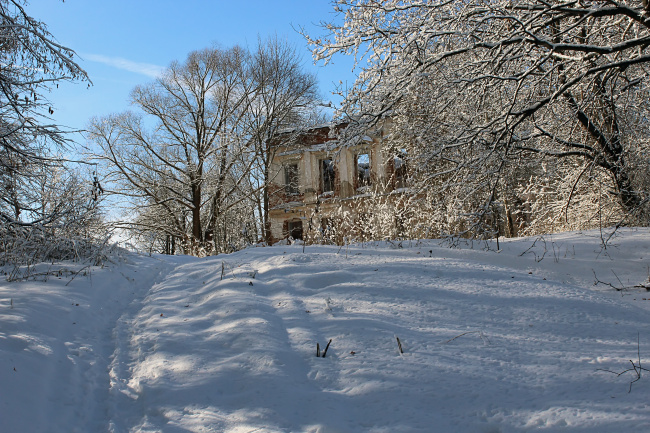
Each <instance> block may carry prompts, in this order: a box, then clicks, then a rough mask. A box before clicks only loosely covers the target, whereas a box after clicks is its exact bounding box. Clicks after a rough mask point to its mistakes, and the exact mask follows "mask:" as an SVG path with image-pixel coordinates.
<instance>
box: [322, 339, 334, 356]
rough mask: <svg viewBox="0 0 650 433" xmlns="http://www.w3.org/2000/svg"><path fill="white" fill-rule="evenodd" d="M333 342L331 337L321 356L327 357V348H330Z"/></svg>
mask: <svg viewBox="0 0 650 433" xmlns="http://www.w3.org/2000/svg"><path fill="white" fill-rule="evenodd" d="M331 343H332V339H331V338H330V341H328V342H327V346H325V350H323V356H321V358H325V355H327V349H329V348H330V344H331Z"/></svg>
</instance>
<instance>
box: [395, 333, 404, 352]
mask: <svg viewBox="0 0 650 433" xmlns="http://www.w3.org/2000/svg"><path fill="white" fill-rule="evenodd" d="M395 339H396V340H397V347H398V348H399V353H402V354H403V353H404V350H403V349H402V342H401V341H399V337H398V336H395Z"/></svg>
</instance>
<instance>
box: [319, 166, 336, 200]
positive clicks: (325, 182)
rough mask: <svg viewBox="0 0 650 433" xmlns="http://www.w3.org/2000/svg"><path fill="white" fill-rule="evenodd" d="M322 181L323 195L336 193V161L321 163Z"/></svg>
mask: <svg viewBox="0 0 650 433" xmlns="http://www.w3.org/2000/svg"><path fill="white" fill-rule="evenodd" d="M320 179H321V188H322V191H323V193H327V192H332V191H334V179H335V173H334V161H332V160H331V159H322V160H321V161H320Z"/></svg>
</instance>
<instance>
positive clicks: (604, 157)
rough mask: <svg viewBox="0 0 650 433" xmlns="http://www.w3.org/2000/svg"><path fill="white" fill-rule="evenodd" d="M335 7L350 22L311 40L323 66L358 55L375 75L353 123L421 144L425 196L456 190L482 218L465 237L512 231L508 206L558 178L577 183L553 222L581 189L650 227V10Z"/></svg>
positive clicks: (347, 106) (415, 4)
mask: <svg viewBox="0 0 650 433" xmlns="http://www.w3.org/2000/svg"><path fill="white" fill-rule="evenodd" d="M334 8H335V10H336V11H337V12H338V14H339V16H340V17H342V19H343V23H336V22H335V23H326V24H325V26H326V28H327V29H328V31H329V35H327V36H326V37H324V38H320V39H317V38H309V40H310V42H311V43H312V44H313V45H314V56H315V58H316V59H317V60H324V61H328V60H329V59H331V58H332V56H335V55H337V54H341V53H343V54H351V55H355V56H356V58H357V60H358V62H359V64H360V66H361V73H360V74H359V79H358V81H357V83H356V85H355V87H354V88H353V89H352V90H350V91H348V92H347V99H346V101H345V103H344V105H343V107H342V109H341V112H343V113H348V114H351V115H352V116H350V117H351V121H352V122H351V123H352V124H353V125H354V124H356V125H362V126H367V125H373V124H376V123H377V122H379V121H380V120H381V119H382V118H386V117H390V118H391V119H393V122H394V123H393V126H394V128H395V129H394V132H395V134H394V135H395V136H396V137H397V136H399V137H401V138H402V141H401V142H400V141H397V142H395V146H406V145H407V144H409V145H411V146H414V149H413V150H412V151H413V153H414V154H417V156H418V157H419V163H418V164H420V165H424V164H426V165H427V166H428V170H427V171H426V173H425V178H426V180H427V182H426V183H425V184H428V185H429V187H431V186H436V185H439V186H442V187H444V188H452V187H453V188H454V189H453V194H447V195H446V196H445V197H442V198H444V200H443V201H445V203H446V204H449V199H453V200H455V201H456V202H457V205H458V206H457V207H458V209H459V210H460V213H462V214H463V215H472V216H473V219H472V221H473V222H474V223H476V225H474V223H472V225H471V227H470V226H468V225H467V224H461V225H460V226H459V229H460V230H461V231H462V230H470V229H472V230H475V233H476V230H478V232H481V230H483V229H485V228H486V227H487V228H489V227H494V226H496V225H498V222H495V218H496V217H495V208H501V209H502V211H503V210H504V209H505V208H507V207H508V206H507V204H506V201H507V200H506V199H505V197H506V196H507V194H508V193H509V192H510V191H512V190H513V189H518V190H521V191H524V190H526V189H527V188H529V189H530V187H531V185H534V184H538V185H539V184H541V183H543V182H542V181H541V180H540V178H541V177H543V176H545V175H546V171H545V170H544V167H545V166H548V167H552V168H553V170H555V173H554V174H553V176H556V177H558V179H559V178H562V180H563V181H564V185H565V186H562V188H561V189H562V190H563V191H565V193H564V199H565V205H564V206H557V205H556V206H555V211H556V212H555V215H554V216H553V218H557V217H558V214H559V213H561V212H562V211H565V210H566V209H567V208H568V206H569V204H570V203H571V201H572V200H575V199H576V196H577V194H578V192H579V191H580V190H587V191H588V190H590V191H591V193H593V192H594V191H598V190H601V189H602V191H603V194H604V195H606V196H607V200H608V203H609V202H611V201H614V202H615V203H616V204H617V206H618V208H619V209H620V210H621V212H622V213H626V214H628V215H636V216H637V217H638V218H637V220H636V222H637V223H647V219H646V218H645V217H643V215H642V213H641V212H640V211H641V210H643V209H644V208H646V207H647V206H646V205H647V200H648V198H647V197H648V173H647V171H648V170H647V166H648V157H647V155H648V152H647V150H648V144H649V138H650V136H649V134H648V131H649V129H648V121H647V119H648V116H647V115H648V104H647V96H648V80H647V79H648V65H649V61H650V54H649V53H648V52H647V50H648V46H649V43H650V20H649V18H648V17H649V9H648V8H647V7H646V6H645V5H644V4H642V2H640V1H624V2H612V1H566V2H561V1H554V2H550V3H549V2H543V1H538V0H517V1H510V0H503V1H501V0H498V1H496V2H489V3H486V2H482V1H469V2H467V1H420V0H407V1H401V0H399V1H398V0H387V1H382V2H377V1H372V0H350V1H348V0H342V1H337V2H336V3H335V5H334ZM414 156H415V155H414ZM545 161H546V162H545ZM553 161H555V162H553ZM434 178H436V179H437V180H434ZM568 179H570V180H568ZM567 180H568V182H567ZM584 183H587V185H589V187H588V188H581V185H582V184H584ZM557 185H558V184H554V188H555V189H557V190H558V191H559V190H560V189H558V188H559V187H558V186H557ZM430 189H431V188H430ZM539 192H540V191H539V190H538V193H539ZM529 193H530V191H529ZM438 197H441V196H440V195H439V194H438ZM529 198H530V194H529ZM519 199H520V200H521V199H525V197H523V196H521V195H520V196H519ZM510 201H511V204H512V202H514V201H515V200H514V199H512V197H511V200H510ZM461 226H462V227H461ZM479 226H481V227H479ZM488 231H490V230H488Z"/></svg>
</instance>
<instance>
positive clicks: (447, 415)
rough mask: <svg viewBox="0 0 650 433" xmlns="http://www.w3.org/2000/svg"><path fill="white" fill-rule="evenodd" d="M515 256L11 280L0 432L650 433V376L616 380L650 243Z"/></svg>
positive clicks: (241, 263)
mask: <svg viewBox="0 0 650 433" xmlns="http://www.w3.org/2000/svg"><path fill="white" fill-rule="evenodd" d="M396 246H401V248H395V247H396ZM486 246H488V247H489V248H490V249H491V250H486V249H485V247H486ZM500 248H501V250H500V251H499V252H495V251H494V249H496V244H495V243H490V244H489V245H485V244H484V243H475V244H474V245H473V248H472V247H471V246H470V245H464V246H462V247H461V248H455V249H449V248H445V247H442V246H440V245H439V243H438V242H436V241H424V242H416V241H412V242H408V241H407V242H402V243H401V245H398V244H395V243H392V244H391V243H381V244H379V243H377V244H364V245H356V246H349V247H343V248H339V247H333V246H307V247H306V248H305V251H304V252H303V248H302V247H301V246H280V247H271V248H251V249H247V250H244V251H240V252H238V253H235V254H231V255H224V256H218V257H209V258H204V259H195V258H191V257H163V256H156V257H154V258H146V257H137V256H134V255H130V256H127V258H126V260H125V261H123V262H120V263H119V264H117V265H111V266H107V267H105V268H102V269H99V268H92V269H90V273H89V276H87V277H82V276H78V277H76V278H75V279H74V280H72V281H71V282H69V278H68V279H66V278H65V277H62V278H61V279H58V278H56V277H55V278H50V279H49V280H48V281H47V282H35V281H28V282H21V283H5V282H2V283H0V432H5V431H6V432H31V431H34V432H36V431H51V432H89V431H111V432H158V431H164V432H179V433H180V432H254V431H260V432H261V431H264V432H361V431H369V432H429V431H436V432H461V431H462V432H486V433H487V432H492V433H494V432H504V433H505V432H527V431H544V432H554V431H562V432H564V431H570V432H611V431H650V407H649V405H650V403H648V402H650V398H649V397H650V382H649V380H648V379H647V378H645V377H644V376H642V377H641V379H640V380H639V381H637V382H635V383H634V384H633V385H632V387H631V392H628V391H630V382H631V381H632V380H634V379H635V378H636V376H635V375H634V374H633V373H632V372H628V373H625V374H623V375H621V376H617V375H615V374H612V373H608V372H606V371H603V370H611V371H615V372H621V371H623V370H626V369H628V368H630V367H631V363H630V360H632V361H633V362H634V363H635V364H638V356H639V355H638V353H639V354H640V358H641V365H642V366H644V365H645V364H644V362H645V361H646V360H648V358H650V337H649V335H650V332H649V331H650V320H649V316H648V314H649V313H648V309H650V293H647V292H646V290H645V289H642V288H633V286H635V285H642V284H646V283H647V282H648V273H649V270H648V266H650V250H649V249H650V230H647V229H626V230H622V231H620V232H619V235H618V236H617V237H615V238H613V239H611V240H610V242H609V244H608V246H607V248H606V249H603V248H602V247H601V239H600V233H599V232H588V233H583V234H579V233H567V234H559V235H548V236H544V237H543V238H538V239H514V240H507V241H502V242H500ZM596 281H599V282H600V283H599V284H598V285H594V283H595V282H596ZM68 282H69V284H68V285H66V283H68ZM612 286H614V287H618V288H621V287H628V288H626V289H624V290H621V291H617V290H615V289H614V288H613V287H612ZM12 304H13V307H12ZM77 304H79V305H77ZM398 338H399V340H400V342H401V344H402V348H403V352H404V353H400V351H399V349H398V343H397V339H398ZM637 338H639V344H638V345H637ZM330 339H331V340H332V342H331V345H330V347H329V349H328V351H327V356H326V357H324V358H323V357H316V343H319V344H320V348H321V351H322V350H323V349H324V347H325V346H326V345H327V342H328V341H329V340H330ZM649 365H650V364H649ZM642 373H644V372H642Z"/></svg>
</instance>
